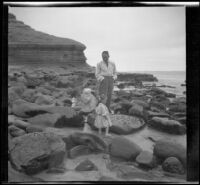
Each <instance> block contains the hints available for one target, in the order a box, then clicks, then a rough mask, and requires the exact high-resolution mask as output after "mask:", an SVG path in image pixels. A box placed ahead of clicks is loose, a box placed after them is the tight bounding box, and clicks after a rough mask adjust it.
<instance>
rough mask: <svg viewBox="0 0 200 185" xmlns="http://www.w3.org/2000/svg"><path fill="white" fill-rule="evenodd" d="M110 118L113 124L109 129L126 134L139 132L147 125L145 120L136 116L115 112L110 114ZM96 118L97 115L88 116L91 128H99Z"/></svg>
mask: <svg viewBox="0 0 200 185" xmlns="http://www.w3.org/2000/svg"><path fill="white" fill-rule="evenodd" d="M110 119H111V122H112V126H111V127H110V129H109V130H110V132H112V133H115V134H119V135H123V134H124V135H126V134H131V133H134V132H137V131H139V130H141V129H142V128H144V126H145V122H144V120H143V119H141V118H138V117H135V116H128V115H121V114H115V115H110ZM94 120H95V115H90V116H89V117H88V123H89V125H90V126H91V128H92V129H93V130H97V128H96V127H95V126H94Z"/></svg>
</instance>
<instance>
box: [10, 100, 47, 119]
mask: <svg viewBox="0 0 200 185" xmlns="http://www.w3.org/2000/svg"><path fill="white" fill-rule="evenodd" d="M12 112H13V114H14V115H16V116H19V117H24V118H28V117H32V116H35V115H38V114H44V113H47V112H48V111H46V110H45V109H44V107H41V106H40V105H37V104H35V103H30V102H26V101H24V100H21V99H19V100H16V101H14V102H13V106H12Z"/></svg>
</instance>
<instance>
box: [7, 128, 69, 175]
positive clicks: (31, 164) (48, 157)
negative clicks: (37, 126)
mask: <svg viewBox="0 0 200 185" xmlns="http://www.w3.org/2000/svg"><path fill="white" fill-rule="evenodd" d="M12 141H13V145H14V146H13V147H12V150H11V151H10V161H11V162H12V165H13V166H14V167H15V168H16V169H17V170H19V171H22V172H25V173H27V174H36V173H38V172H40V171H42V170H44V169H47V168H50V167H54V166H58V165H60V164H61V163H62V162H63V159H64V156H65V147H66V146H65V143H64V141H63V140H62V139H61V138H60V137H59V136H57V135H55V134H53V133H45V132H41V133H39V132H35V133H30V134H26V135H23V136H20V137H17V138H14V139H13V140H12Z"/></svg>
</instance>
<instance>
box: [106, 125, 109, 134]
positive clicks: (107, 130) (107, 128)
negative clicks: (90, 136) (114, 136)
mask: <svg viewBox="0 0 200 185" xmlns="http://www.w3.org/2000/svg"><path fill="white" fill-rule="evenodd" d="M108 132H109V127H106V135H107V134H108Z"/></svg>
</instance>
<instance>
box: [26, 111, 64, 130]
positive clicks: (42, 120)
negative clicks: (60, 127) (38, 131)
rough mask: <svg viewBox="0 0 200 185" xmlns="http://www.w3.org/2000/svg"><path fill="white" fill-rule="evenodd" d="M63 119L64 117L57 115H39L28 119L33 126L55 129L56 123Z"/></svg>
mask: <svg viewBox="0 0 200 185" xmlns="http://www.w3.org/2000/svg"><path fill="white" fill-rule="evenodd" d="M61 117H62V115H60V114H58V113H55V114H50V113H45V114H41V115H37V116H34V117H31V118H29V119H28V122H29V123H30V124H31V125H36V126H42V127H54V126H55V125H56V122H57V121H58V120H59V119H60V118H61Z"/></svg>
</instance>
